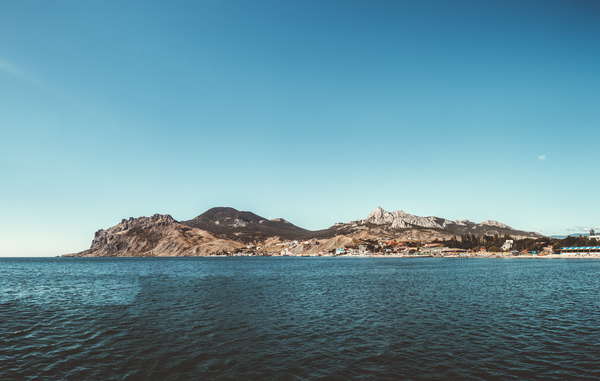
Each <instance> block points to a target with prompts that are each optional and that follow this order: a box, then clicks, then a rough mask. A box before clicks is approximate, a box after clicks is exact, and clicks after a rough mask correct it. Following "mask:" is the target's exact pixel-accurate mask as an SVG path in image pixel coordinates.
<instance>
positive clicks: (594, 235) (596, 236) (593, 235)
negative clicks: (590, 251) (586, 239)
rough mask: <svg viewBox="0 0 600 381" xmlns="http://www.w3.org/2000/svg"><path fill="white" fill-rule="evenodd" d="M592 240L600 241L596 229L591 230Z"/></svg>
mask: <svg viewBox="0 0 600 381" xmlns="http://www.w3.org/2000/svg"><path fill="white" fill-rule="evenodd" d="M590 239H595V240H596V241H600V235H596V233H595V232H594V229H592V230H590Z"/></svg>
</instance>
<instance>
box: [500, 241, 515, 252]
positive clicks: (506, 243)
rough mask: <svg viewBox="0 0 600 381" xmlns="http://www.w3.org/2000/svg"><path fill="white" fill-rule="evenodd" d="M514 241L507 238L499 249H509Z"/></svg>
mask: <svg viewBox="0 0 600 381" xmlns="http://www.w3.org/2000/svg"><path fill="white" fill-rule="evenodd" d="M514 243H515V242H514V241H513V240H512V239H507V240H506V242H504V245H502V247H501V249H502V250H503V251H507V250H510V249H512V247H513V245H514Z"/></svg>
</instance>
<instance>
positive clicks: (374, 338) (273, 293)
mask: <svg viewBox="0 0 600 381" xmlns="http://www.w3.org/2000/svg"><path fill="white" fill-rule="evenodd" d="M599 294H600V260H594V259H485V258H479V259H477V258H473V259H461V258H414V259H412V258H333V257H321V258H318V257H317V258H295V257H227V258H0V380H4V381H7V380H19V381H20V380H598V379H600V363H599V362H598V360H599V358H600V297H599Z"/></svg>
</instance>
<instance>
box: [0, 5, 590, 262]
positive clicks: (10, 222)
mask: <svg viewBox="0 0 600 381" xmlns="http://www.w3.org/2000/svg"><path fill="white" fill-rule="evenodd" d="M0 132H1V137H0V171H1V176H0V196H1V200H2V201H1V202H0V255H1V256H29V255H31V256H42V255H58V254H64V253H70V252H77V251H81V250H84V249H86V248H88V247H89V245H90V243H91V240H92V238H93V234H94V232H95V231H96V230H98V229H101V228H108V227H110V226H113V225H115V224H117V223H119V222H120V221H121V219H122V218H129V217H139V216H143V215H145V216H148V215H152V214H154V213H169V214H171V215H172V216H173V217H174V218H175V219H178V220H186V219H190V218H193V217H195V216H196V215H199V214H201V213H203V212H204V211H206V210H207V209H209V208H211V207H214V206H231V207H234V208H236V209H240V210H250V211H253V212H255V213H257V214H259V215H262V216H264V217H272V218H275V217H283V218H285V219H287V220H289V221H291V222H292V223H294V224H296V225H299V226H302V227H304V228H308V229H322V228H326V227H329V226H330V225H332V224H333V223H334V222H338V221H339V222H347V221H350V220H356V219H363V218H365V217H366V216H367V215H368V213H369V212H370V211H372V210H373V209H375V208H376V207H377V206H378V205H380V206H381V207H383V208H384V209H386V210H388V211H393V210H401V209H402V210H404V211H406V212H409V213H413V214H417V215H421V216H429V215H434V216H439V217H444V218H448V219H470V220H472V221H475V222H481V221H483V220H486V219H494V220H498V221H501V222H503V223H506V224H508V225H510V226H513V227H515V228H518V229H523V230H534V231H538V232H541V233H544V234H564V233H572V232H579V231H583V230H582V229H588V228H590V227H595V226H598V225H600V202H599V201H598V200H600V193H599V190H600V173H599V168H600V166H599V164H600V162H599V160H598V153H599V150H598V145H599V141H600V2H598V1H594V0H592V1H577V0H565V1H552V0H544V1H526V0H518V1H510V0H499V1H480V0H473V1H446V0H443V1H433V0H426V1H380V2H378V1H371V0H369V1H306V0H301V1H293V0H291V1H233V0H231V1H190V2H185V1H177V2H169V1H137V2H136V1H60V0H57V1H16V0H15V1H13V0H8V1H3V2H2V3H1V4H0Z"/></svg>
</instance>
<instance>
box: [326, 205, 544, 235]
mask: <svg viewBox="0 0 600 381" xmlns="http://www.w3.org/2000/svg"><path fill="white" fill-rule="evenodd" d="M329 230H331V231H334V232H335V233H337V234H345V235H350V236H355V235H356V234H360V233H361V232H363V233H365V232H366V233H369V234H370V235H375V236H379V237H388V238H396V239H436V238H437V239H449V238H452V237H453V236H461V235H463V234H472V235H477V236H485V235H495V234H498V235H504V234H509V235H510V236H512V237H514V238H517V239H521V238H538V237H541V236H542V235H541V234H539V233H535V232H528V231H521V230H515V229H513V228H512V227H510V226H508V225H505V224H503V223H501V222H498V221H493V220H486V221H483V222H482V223H479V224H476V223H474V222H472V221H469V220H455V221H451V220H447V219H445V218H440V217H433V216H430V217H420V216H415V215H413V214H409V213H406V212H404V211H402V210H397V211H394V212H391V213H390V212H387V211H385V210H384V209H383V208H381V207H380V206H378V207H377V208H376V209H375V210H374V211H372V212H371V213H370V214H369V215H368V216H367V218H366V219H364V220H358V221H351V222H348V223H346V224H341V223H336V224H335V225H334V226H332V227H331V228H330V229H329Z"/></svg>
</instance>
